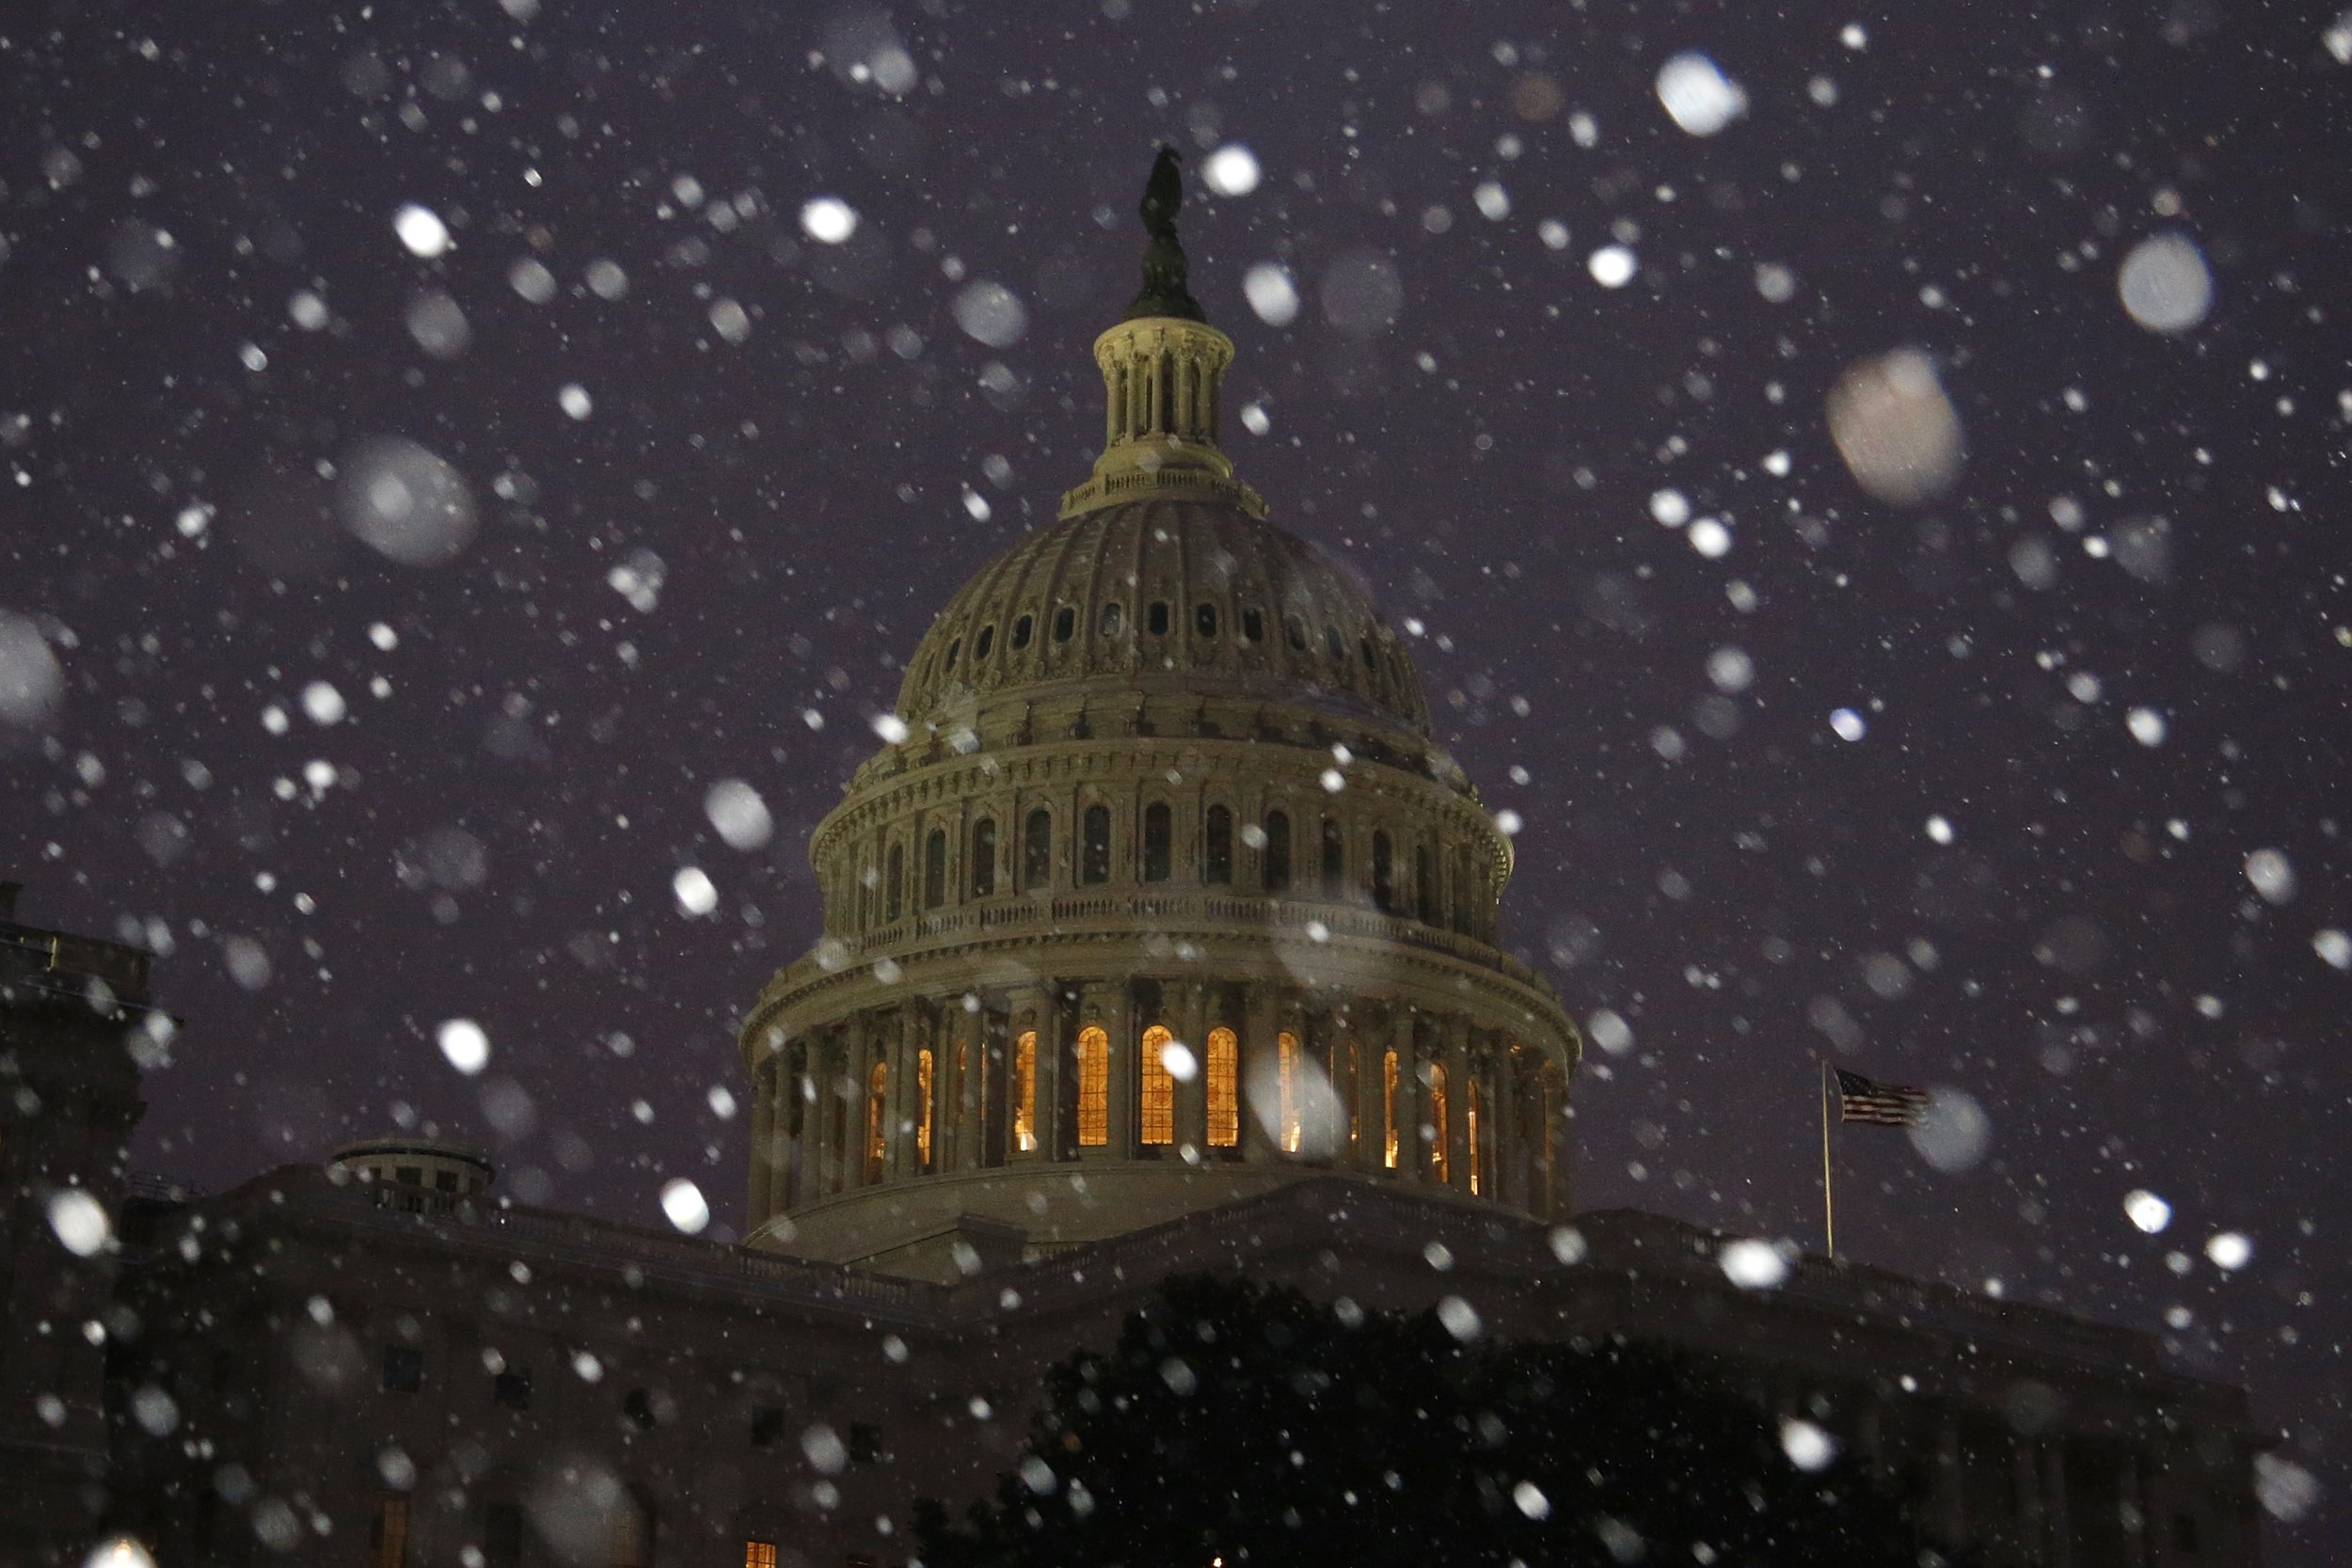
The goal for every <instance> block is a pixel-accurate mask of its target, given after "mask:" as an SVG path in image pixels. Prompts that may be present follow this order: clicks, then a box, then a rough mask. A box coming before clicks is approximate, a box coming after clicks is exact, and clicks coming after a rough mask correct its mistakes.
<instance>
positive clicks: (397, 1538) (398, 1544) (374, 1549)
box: [368, 1497, 408, 1568]
mask: <svg viewBox="0 0 2352 1568" xmlns="http://www.w3.org/2000/svg"><path fill="white" fill-rule="evenodd" d="M368 1560H369V1561H370V1562H372V1563H373V1564H374V1565H375V1568H408V1499H407V1498H405V1497H386V1498H385V1499H384V1500H383V1501H382V1502H379V1503H377V1504H376V1505H375V1517H374V1519H373V1520H372V1521H370V1522H369V1526H368Z"/></svg>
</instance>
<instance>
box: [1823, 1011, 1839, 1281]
mask: <svg viewBox="0 0 2352 1568" xmlns="http://www.w3.org/2000/svg"><path fill="white" fill-rule="evenodd" d="M1821 1227H1822V1229H1823V1230H1825V1231H1827V1232H1828V1235H1829V1259H1830V1261H1831V1262H1833V1263H1835V1262H1836V1261H1837V1197H1836V1189H1835V1188H1834V1186H1833V1185H1832V1183H1831V1180H1830V1165H1829V1058H1828V1057H1826V1056H1824V1057H1822V1058H1821Z"/></svg>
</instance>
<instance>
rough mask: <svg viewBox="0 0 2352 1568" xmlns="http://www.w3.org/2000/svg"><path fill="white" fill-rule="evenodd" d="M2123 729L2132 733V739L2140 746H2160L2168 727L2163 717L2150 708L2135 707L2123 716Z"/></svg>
mask: <svg viewBox="0 0 2352 1568" xmlns="http://www.w3.org/2000/svg"><path fill="white" fill-rule="evenodd" d="M2123 727H2124V728H2125V729H2127V730H2129V731H2131V732H2132V738H2133V739H2134V740H2137V741H2138V742H2139V743H2140V744H2141V745H2142V746H2161V745H2163V744H2164V737H2165V736H2166V735H2167V734H2168V733H2169V730H2170V726H2169V725H2168V724H2166V723H2165V721H2164V715H2163V714H2161V713H2158V712H2157V711H2156V710H2155V709H2154V708H2152V707H2136V708H2134V709H2132V710H2131V711H2130V712H2129V713H2127V714H2125V715H2124V716H2123Z"/></svg>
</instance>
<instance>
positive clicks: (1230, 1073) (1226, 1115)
mask: <svg viewBox="0 0 2352 1568" xmlns="http://www.w3.org/2000/svg"><path fill="white" fill-rule="evenodd" d="M1240 1142H1241V1041H1239V1040H1238V1039H1236V1038H1234V1037H1233V1032H1232V1030H1231V1029H1224V1028H1218V1029H1212V1030H1210V1031H1209V1147H1210V1148H1233V1147H1235V1146H1236V1145H1238V1144H1239V1143H1240Z"/></svg>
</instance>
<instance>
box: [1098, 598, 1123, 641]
mask: <svg viewBox="0 0 2352 1568" xmlns="http://www.w3.org/2000/svg"><path fill="white" fill-rule="evenodd" d="M1101 625H1102V628H1103V635H1104V637H1117V636H1118V635H1119V634H1120V632H1122V631H1124V630H1126V629H1127V611H1126V610H1125V609H1124V608H1122V607H1121V606H1119V605H1115V604H1106V605H1104V607H1103V620H1102V623H1101Z"/></svg>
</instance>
